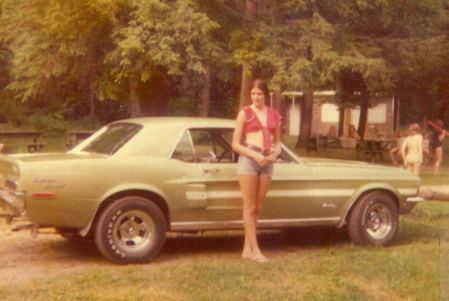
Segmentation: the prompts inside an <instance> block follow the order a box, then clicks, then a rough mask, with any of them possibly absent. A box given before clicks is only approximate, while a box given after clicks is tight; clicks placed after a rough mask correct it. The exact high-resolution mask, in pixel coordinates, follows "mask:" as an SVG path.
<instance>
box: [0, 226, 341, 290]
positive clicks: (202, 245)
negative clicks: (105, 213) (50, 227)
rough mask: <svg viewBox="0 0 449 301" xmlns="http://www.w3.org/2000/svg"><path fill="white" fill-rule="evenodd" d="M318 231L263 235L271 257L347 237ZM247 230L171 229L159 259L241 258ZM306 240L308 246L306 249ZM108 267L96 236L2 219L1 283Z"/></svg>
mask: <svg viewBox="0 0 449 301" xmlns="http://www.w3.org/2000/svg"><path fill="white" fill-rule="evenodd" d="M304 231H308V230H304ZM313 231H314V232H313V235H307V233H305V232H303V230H301V231H295V232H289V231H284V232H273V231H272V232H270V231H267V232H263V233H262V234H260V235H259V238H260V240H261V243H262V245H263V247H264V250H265V251H266V255H267V256H269V257H271V258H280V257H281V256H282V255H283V254H284V253H285V252H287V253H288V252H295V253H302V252H305V253H308V254H309V255H311V254H310V253H315V252H317V253H319V252H320V250H322V249H323V247H324V246H326V245H332V244H334V243H335V242H336V241H337V242H338V241H340V242H342V241H343V242H345V241H346V242H347V237H346V236H345V235H344V234H342V233H339V232H336V231H334V230H316V229H315V230H313ZM320 233H321V234H320ZM242 234H243V233H241V232H240V231H233V232H225V233H217V232H206V233H204V234H198V235H173V234H170V235H169V238H168V239H167V241H166V243H165V245H164V247H163V249H162V251H161V255H160V256H159V257H158V258H157V259H156V261H155V263H157V264H162V265H168V266H169V265H172V264H178V263H181V262H185V261H191V260H194V259H198V258H203V259H204V258H207V260H213V259H214V258H215V259H216V258H219V257H228V258H230V259H235V260H240V250H241V245H242V240H243V236H242ZM307 237H308V238H307ZM306 246H308V248H307V249H304V247H306ZM108 267H114V268H120V267H121V266H118V265H115V264H113V263H110V262H108V261H106V260H105V259H104V258H103V257H102V255H101V254H100V253H99V252H98V251H97V249H96V247H95V244H94V243H93V242H88V241H69V240H66V239H64V238H62V237H61V236H60V235H59V234H56V233H55V234H39V235H38V236H37V237H31V234H30V232H29V231H22V232H11V231H10V226H8V225H5V224H4V223H3V222H2V221H0V283H9V284H18V283H23V282H27V281H32V280H36V279H41V278H47V279H49V278H57V277H58V276H61V275H68V274H74V273H79V272H83V271H89V270H98V269H102V268H108ZM125 267H126V266H125ZM150 267H151V265H148V268H150ZM141 268H146V267H145V266H141Z"/></svg>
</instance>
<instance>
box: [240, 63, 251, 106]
mask: <svg viewBox="0 0 449 301" xmlns="http://www.w3.org/2000/svg"><path fill="white" fill-rule="evenodd" d="M251 82H252V76H251V71H250V69H249V67H248V66H247V65H243V66H242V81H241V85H240V101H239V110H241V109H242V108H243V107H244V106H246V105H247V104H248V103H249V102H250V93H251Z"/></svg>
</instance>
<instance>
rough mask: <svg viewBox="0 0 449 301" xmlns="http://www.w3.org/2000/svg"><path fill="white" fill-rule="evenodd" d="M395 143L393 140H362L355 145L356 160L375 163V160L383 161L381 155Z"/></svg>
mask: <svg viewBox="0 0 449 301" xmlns="http://www.w3.org/2000/svg"><path fill="white" fill-rule="evenodd" d="M393 143H395V140H394V139H369V140H362V141H360V142H359V144H358V145H357V148H356V150H357V158H358V159H362V160H366V161H370V162H375V161H376V158H379V160H380V161H383V159H384V158H383V153H384V152H385V151H388V150H389V149H390V147H391V145H392V144H393Z"/></svg>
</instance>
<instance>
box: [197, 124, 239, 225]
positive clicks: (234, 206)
mask: <svg viewBox="0 0 449 301" xmlns="http://www.w3.org/2000/svg"><path fill="white" fill-rule="evenodd" d="M232 132H233V129H229V128H202V129H191V130H190V135H191V137H192V143H193V147H194V151H195V156H196V161H197V165H198V168H199V170H200V172H201V174H202V176H201V177H202V185H204V186H203V187H204V189H205V191H206V198H207V200H206V204H205V207H204V208H203V209H204V210H205V216H206V217H207V220H208V221H210V222H211V223H214V222H223V221H227V222H229V223H234V224H238V223H239V222H237V221H239V220H241V218H242V201H241V193H240V188H239V185H238V180H237V163H236V162H237V158H236V155H235V154H234V152H233V151H232V148H231V139H232ZM229 223H228V226H229V227H232V225H231V224H229ZM211 226H212V227H214V225H212V224H211ZM216 226H217V227H218V225H216Z"/></svg>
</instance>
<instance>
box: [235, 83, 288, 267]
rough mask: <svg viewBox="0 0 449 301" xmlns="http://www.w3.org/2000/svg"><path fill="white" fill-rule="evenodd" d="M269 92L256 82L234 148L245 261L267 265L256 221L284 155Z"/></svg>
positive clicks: (238, 122) (278, 118)
mask: <svg viewBox="0 0 449 301" xmlns="http://www.w3.org/2000/svg"><path fill="white" fill-rule="evenodd" d="M269 95H270V93H269V90H268V87H267V85H266V83H265V82H264V81H262V80H255V81H254V82H253V83H252V86H251V102H252V104H251V105H250V106H248V107H245V108H243V110H241V111H240V112H239V114H238V116H237V120H236V126H235V130H234V135H233V138H232V148H233V150H234V151H235V152H237V153H238V154H239V155H240V156H239V161H238V167H237V174H238V179H239V184H240V190H241V192H242V199H243V224H244V229H245V242H244V245H243V251H242V258H246V259H251V260H254V261H256V262H267V261H268V259H267V258H266V257H265V256H264V255H263V254H262V252H261V251H260V248H259V245H258V243H257V236H256V230H257V221H258V220H259V214H260V210H261V208H262V203H263V201H264V199H265V195H266V193H267V190H268V187H269V185H270V182H271V176H272V174H273V165H274V164H273V163H274V162H275V161H276V158H277V156H278V155H279V154H280V153H281V135H280V127H281V116H280V114H279V113H278V112H277V111H276V110H274V109H272V108H269V107H267V106H266V105H265V102H266V101H267V100H268V97H269Z"/></svg>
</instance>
